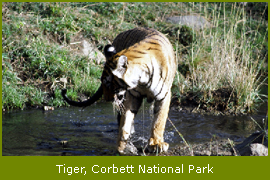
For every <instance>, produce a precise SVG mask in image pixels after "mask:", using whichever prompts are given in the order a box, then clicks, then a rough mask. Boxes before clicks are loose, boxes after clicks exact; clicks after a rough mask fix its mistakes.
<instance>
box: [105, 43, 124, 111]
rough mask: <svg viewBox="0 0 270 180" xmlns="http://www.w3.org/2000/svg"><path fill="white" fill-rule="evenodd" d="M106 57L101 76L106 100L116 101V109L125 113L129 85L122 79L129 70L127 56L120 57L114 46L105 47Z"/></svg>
mask: <svg viewBox="0 0 270 180" xmlns="http://www.w3.org/2000/svg"><path fill="white" fill-rule="evenodd" d="M104 55H105V57H106V63H105V66H104V70H103V73H102V76H101V83H102V88H103V96H104V99H105V100H106V101H114V105H115V107H116V109H117V110H118V111H123V110H124V107H123V102H124V100H125V95H126V90H127V84H126V83H125V82H124V81H123V79H122V77H123V74H124V73H125V71H126V69H127V64H128V61H127V57H126V56H125V55H121V56H119V55H118V54H117V52H116V50H115V47H114V46H112V45H106V46H105V48H104Z"/></svg>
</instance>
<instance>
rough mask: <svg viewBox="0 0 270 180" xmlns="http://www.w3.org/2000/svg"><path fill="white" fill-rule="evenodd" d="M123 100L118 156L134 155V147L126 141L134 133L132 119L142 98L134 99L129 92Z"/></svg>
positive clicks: (135, 151)
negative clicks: (123, 110)
mask: <svg viewBox="0 0 270 180" xmlns="http://www.w3.org/2000/svg"><path fill="white" fill-rule="evenodd" d="M125 98H126V100H125V102H124V107H125V112H124V113H122V114H121V115H120V117H119V134H118V140H117V144H118V152H119V153H120V154H136V153H137V149H136V147H135V146H134V145H133V144H132V143H131V142H128V140H129V138H130V135H131V134H132V133H134V132H135V130H134V118H135V116H136V114H137V112H138V110H139V108H140V106H141V103H142V98H135V97H133V96H132V95H131V94H130V93H129V92H127V94H126V97H125Z"/></svg>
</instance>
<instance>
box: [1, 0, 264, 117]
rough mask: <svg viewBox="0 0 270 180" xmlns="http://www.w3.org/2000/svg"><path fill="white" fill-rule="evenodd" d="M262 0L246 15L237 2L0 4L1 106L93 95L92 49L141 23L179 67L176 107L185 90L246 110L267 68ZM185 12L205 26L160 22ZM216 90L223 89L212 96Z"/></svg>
mask: <svg viewBox="0 0 270 180" xmlns="http://www.w3.org/2000/svg"><path fill="white" fill-rule="evenodd" d="M264 5H265V4H263V3H254V4H253V8H255V9H253V11H252V13H253V14H252V13H251V12H249V11H247V10H244V9H243V8H242V6H240V5H239V3H176V2H167V3H161V2H159V3H142V2H137V3H131V2H130V3H111V2H83V3H78V2H73V3H53V2H51V3H39V2H32V3H26V2H16V3H15V2H11V3H2V11H3V13H2V16H3V18H2V19H3V21H2V101H3V103H2V109H6V110H9V109H14V108H20V109H24V108H25V107H28V106H43V105H49V106H55V107H58V106H63V105H66V104H65V103H64V102H63V100H62V97H61V94H60V90H61V89H62V88H63V87H66V88H68V96H70V97H72V99H74V100H76V99H77V95H78V94H80V93H82V94H85V95H86V96H91V95H93V94H94V92H95V91H96V90H97V88H98V87H99V85H100V80H99V79H100V76H101V73H102V63H99V61H100V57H98V51H102V48H103V47H104V46H105V45H106V44H108V43H111V42H112V40H113V39H114V38H115V37H116V36H117V34H119V33H120V32H122V31H125V30H128V29H131V28H134V27H136V26H144V27H151V28H155V29H157V30H159V31H161V32H163V33H164V34H166V35H167V36H168V38H169V39H170V41H171V43H172V45H173V46H174V49H175V52H176V56H177V59H178V62H179V67H178V70H179V72H178V75H177V76H176V78H175V81H174V86H173V94H175V96H176V97H177V98H178V99H179V101H180V102H181V105H182V104H183V102H184V101H186V100H187V99H189V98H190V97H191V96H192V97H193V99H194V101H195V104H196V105H197V106H198V107H199V108H203V109H208V110H211V109H215V108H213V107H222V108H221V109H222V110H230V111H231V112H241V113H246V112H251V111H253V110H254V109H255V108H256V105H258V104H259V103H258V102H260V101H261V94H260V87H261V86H262V85H263V83H262V79H263V78H262V77H263V76H267V74H268V71H267V69H268V68H267V57H268V42H267V39H268V34H267V33H268V25H267V20H265V19H264V18H263V17H264V14H263V13H264V12H265V6H264ZM238 7H240V8H238ZM266 10H267V9H266ZM138 14H140V16H138ZM188 14H196V15H201V16H203V17H205V18H206V19H207V20H208V21H209V22H210V23H211V24H212V28H206V29H204V30H200V31H196V30H194V29H192V28H191V27H187V26H178V25H173V24H170V23H166V21H165V20H166V18H167V17H170V16H175V15H177V16H178V15H188ZM83 40H87V41H88V42H90V43H91V44H92V45H93V46H94V47H96V49H95V50H93V51H94V52H93V53H94V54H95V57H94V58H93V57H91V58H89V57H87V56H86V55H83V53H82V51H81V49H82V41H83ZM61 78H65V79H66V80H67V83H63V82H62V81H61ZM224 89H226V90H227V92H226V93H227V94H229V95H227V96H226V97H223V98H217V97H216V94H218V93H220V92H225V91H224ZM221 95H222V93H221ZM216 109H218V108H216Z"/></svg>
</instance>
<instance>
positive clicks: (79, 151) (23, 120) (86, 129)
mask: <svg viewBox="0 0 270 180" xmlns="http://www.w3.org/2000/svg"><path fill="white" fill-rule="evenodd" d="M266 112H267V104H266V105H265V106H263V107H262V108H261V110H260V111H259V112H258V113H256V114H255V115H251V116H252V117H253V119H255V120H256V121H258V123H259V124H262V119H264V118H265V116H266ZM169 117H170V119H171V120H172V122H173V123H174V125H175V126H176V128H177V129H178V130H179V131H180V132H181V133H182V134H183V136H184V137H185V139H186V140H187V141H188V142H189V143H196V142H209V141H210V139H211V138H212V137H213V136H215V137H219V138H230V139H231V140H233V141H235V142H240V141H242V140H243V139H244V138H245V137H247V136H248V135H250V133H252V132H254V131H255V130H258V129H259V127H258V126H257V125H256V124H255V123H254V122H253V121H252V120H251V118H250V116H249V115H248V116H210V115H200V114H192V113H184V112H176V111H170V113H169ZM150 127H151V117H150V114H149V106H148V105H147V104H145V105H143V107H142V108H141V111H140V113H139V114H138V115H137V117H136V118H135V130H136V133H135V134H134V135H133V137H132V139H131V140H132V141H133V143H134V144H135V146H136V147H137V148H142V147H144V146H145V145H146V143H147V139H148V138H149V134H150V133H149V132H150ZM117 134H118V125H117V120H116V115H114V113H113V108H112V105H111V103H97V104H95V105H93V106H91V107H87V108H85V109H82V108H75V107H69V108H57V109H56V110H54V111H42V110H37V109H35V110H24V111H16V112H11V113H3V116H2V142H3V144H2V155H3V156H9V155H11V156H25V155H30V156H36V155H40V156H60V155H72V156H77V155H79V156H84V155H86V156H104V155H105V156H111V155H117V153H116V139H117ZM164 139H165V141H166V142H168V143H169V144H170V148H173V147H175V146H176V145H179V144H180V143H181V142H183V141H182V139H181V138H180V137H179V135H178V134H177V132H176V130H175V129H174V128H173V126H172V125H171V123H170V122H169V121H168V122H167V124H166V130H165V133H164Z"/></svg>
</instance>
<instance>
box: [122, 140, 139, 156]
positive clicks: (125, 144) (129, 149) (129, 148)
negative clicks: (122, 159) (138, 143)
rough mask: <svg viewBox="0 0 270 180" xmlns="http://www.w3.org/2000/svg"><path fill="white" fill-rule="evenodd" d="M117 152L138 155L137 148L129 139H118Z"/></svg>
mask: <svg viewBox="0 0 270 180" xmlns="http://www.w3.org/2000/svg"><path fill="white" fill-rule="evenodd" d="M118 152H119V154H120V155H138V150H137V148H136V147H135V146H134V145H133V143H132V142H129V141H120V142H119V146H118Z"/></svg>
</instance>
